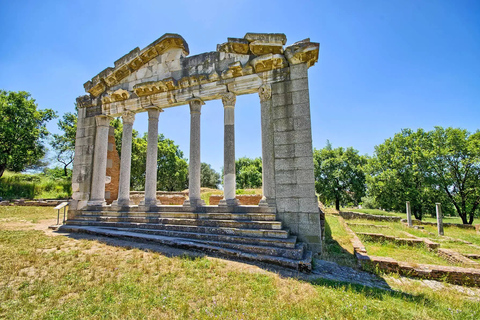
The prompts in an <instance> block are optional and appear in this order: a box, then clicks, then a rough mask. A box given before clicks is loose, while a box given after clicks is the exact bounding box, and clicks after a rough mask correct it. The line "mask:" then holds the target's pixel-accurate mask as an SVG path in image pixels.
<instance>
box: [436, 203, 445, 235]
mask: <svg viewBox="0 0 480 320" xmlns="http://www.w3.org/2000/svg"><path fill="white" fill-rule="evenodd" d="M435 209H436V211H437V229H438V235H439V236H443V216H442V204H441V203H435Z"/></svg>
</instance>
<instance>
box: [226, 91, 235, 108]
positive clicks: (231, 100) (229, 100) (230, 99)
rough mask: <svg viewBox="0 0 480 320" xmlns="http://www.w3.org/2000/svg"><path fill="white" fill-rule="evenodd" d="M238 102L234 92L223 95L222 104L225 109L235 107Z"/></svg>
mask: <svg viewBox="0 0 480 320" xmlns="http://www.w3.org/2000/svg"><path fill="white" fill-rule="evenodd" d="M236 101H237V96H236V95H235V94H234V93H232V92H227V93H224V94H223V95H222V103H223V106H224V107H234V106H235V102H236Z"/></svg>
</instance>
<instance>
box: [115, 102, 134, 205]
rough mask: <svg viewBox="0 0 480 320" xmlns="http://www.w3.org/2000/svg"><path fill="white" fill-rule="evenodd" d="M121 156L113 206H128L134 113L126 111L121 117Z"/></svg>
mask: <svg viewBox="0 0 480 320" xmlns="http://www.w3.org/2000/svg"><path fill="white" fill-rule="evenodd" d="M122 120H123V132H122V156H121V159H120V181H119V186H118V199H117V200H115V201H114V202H113V205H118V206H128V205H129V204H130V172H131V164H132V130H133V122H134V121H135V113H134V112H131V111H127V112H125V113H124V114H123V115H122Z"/></svg>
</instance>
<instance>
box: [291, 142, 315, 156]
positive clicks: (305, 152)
mask: <svg viewBox="0 0 480 320" xmlns="http://www.w3.org/2000/svg"><path fill="white" fill-rule="evenodd" d="M312 155H313V148H312V145H311V144H310V143H297V144H295V157H312Z"/></svg>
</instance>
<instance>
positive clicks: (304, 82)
mask: <svg viewBox="0 0 480 320" xmlns="http://www.w3.org/2000/svg"><path fill="white" fill-rule="evenodd" d="M285 87H286V89H287V92H295V91H302V90H308V78H300V79H295V80H291V81H287V82H286V86H285Z"/></svg>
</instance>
